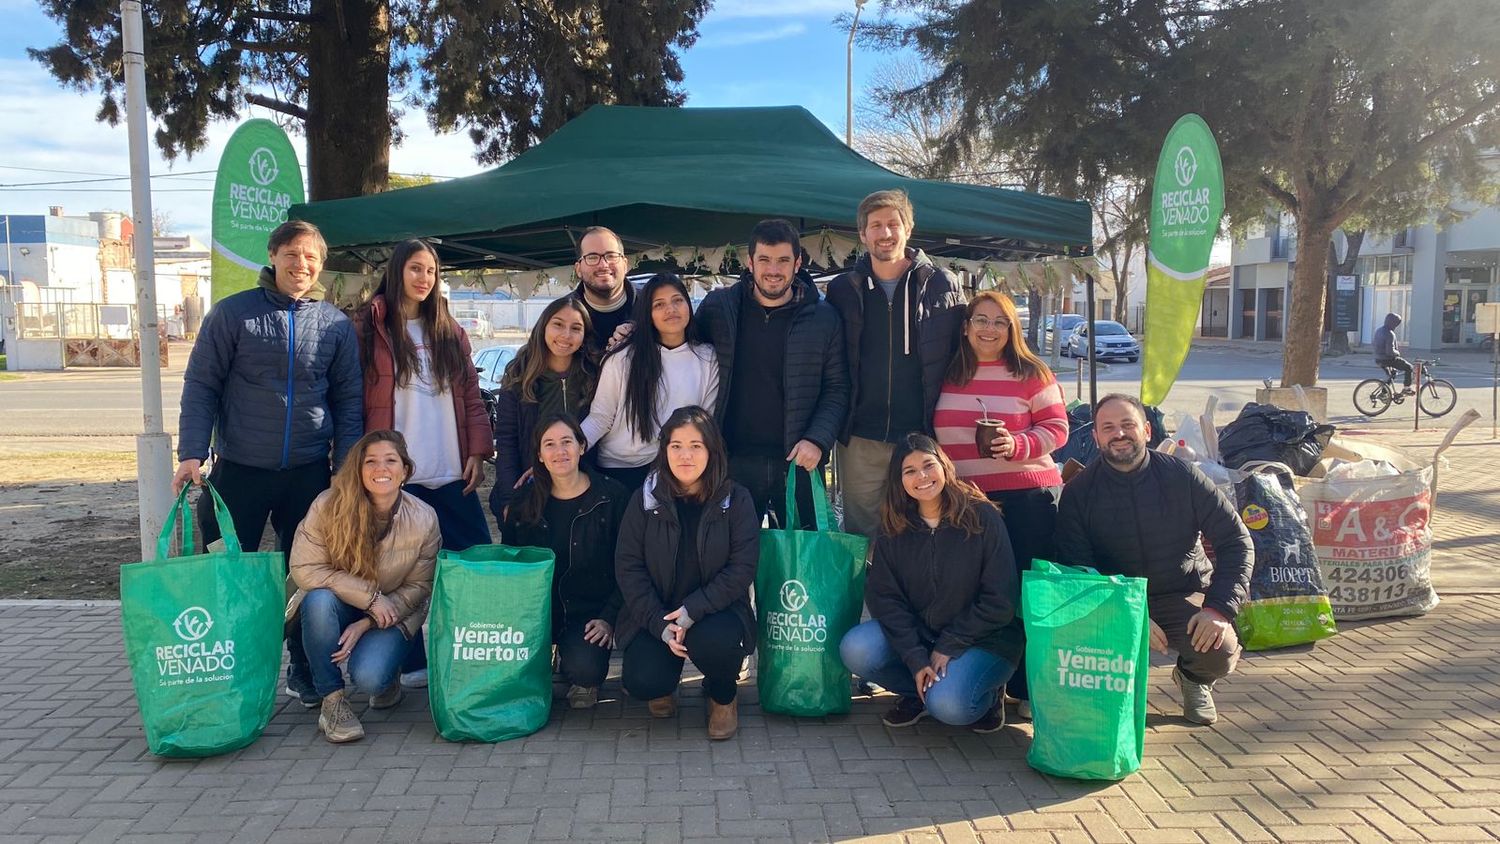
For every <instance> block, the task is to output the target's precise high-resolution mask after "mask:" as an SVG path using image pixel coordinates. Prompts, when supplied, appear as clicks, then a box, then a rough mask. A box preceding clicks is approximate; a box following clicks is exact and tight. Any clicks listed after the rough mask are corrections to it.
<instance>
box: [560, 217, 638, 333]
mask: <svg viewBox="0 0 1500 844" xmlns="http://www.w3.org/2000/svg"><path fill="white" fill-rule="evenodd" d="M573 271H574V272H576V273H578V279H579V281H578V289H577V290H575V291H573V293H571V294H569V295H573V296H577V297H578V298H579V299H581V300H583V306H584V308H586V309H588V312H589V322H590V323H591V325H592V326H593V333H592V334H590V335H589V336H588V337H586V338H585V339H584V342H586V343H587V344H588V346H589V348H590V349H592V350H593V351H594V352H595V353H602V352H603V351H604V347H605V345H606V344H607V343H609V340H610V338H611V337H613V336H614V334H615V331H616V330H617V329H618V328H619V327H620V326H622V325H624V324H626V323H628V322H630V312H631V309H632V308H633V307H634V305H635V288H634V287H633V286H632V285H631V284H630V282H628V281H626V280H625V273H627V272H629V271H630V260H629V259H628V258H626V257H625V244H624V243H623V242H622V241H621V240H620V236H619V235H617V234H615V233H614V232H613V231H610V230H609V229H607V228H605V227H603V226H591V227H589V228H588V229H585V230H584V232H583V239H582V240H580V241H578V260H577V261H576V262H575V263H574V264H573Z"/></svg>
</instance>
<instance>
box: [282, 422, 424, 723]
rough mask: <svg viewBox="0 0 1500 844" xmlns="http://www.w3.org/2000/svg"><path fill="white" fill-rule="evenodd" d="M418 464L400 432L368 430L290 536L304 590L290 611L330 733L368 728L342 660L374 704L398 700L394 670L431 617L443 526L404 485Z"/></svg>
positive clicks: (380, 706) (387, 704)
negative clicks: (348, 690)
mask: <svg viewBox="0 0 1500 844" xmlns="http://www.w3.org/2000/svg"><path fill="white" fill-rule="evenodd" d="M412 469H413V465H412V461H411V458H410V457H409V456H407V452H406V440H405V439H404V438H402V436H401V435H400V434H399V433H396V432H395V431H371V432H370V433H368V434H365V435H364V437H363V438H362V439H360V441H359V442H358V443H356V444H355V446H354V448H352V449H350V451H349V456H348V457H347V458H346V459H345V460H344V465H343V466H342V467H340V468H339V471H338V474H336V475H335V476H334V478H333V487H332V488H331V489H329V490H327V491H325V492H323V493H322V494H320V495H319V496H318V497H317V499H316V500H314V501H313V504H312V507H311V508H310V509H309V510H308V511H307V517H306V518H304V519H303V520H302V524H301V525H300V526H299V527H298V528H297V537H296V540H295V541H294V542H293V543H292V557H291V575H292V580H293V582H295V583H296V585H297V592H296V594H295V595H293V596H292V600H291V603H290V604H289V605H288V608H287V612H288V616H289V617H290V616H292V615H293V614H300V616H301V622H300V623H301V625H302V636H303V641H304V643H305V644H306V647H307V657H308V661H309V663H310V667H311V669H312V677H313V687H314V688H315V689H316V690H317V693H318V695H319V696H321V697H322V698H323V711H322V713H321V714H320V715H319V717H318V729H319V730H321V731H322V732H323V734H324V735H325V736H326V737H327V738H328V740H329V741H331V742H345V741H354V740H355V739H358V738H362V737H363V736H364V734H365V730H364V727H363V726H362V725H361V724H360V723H359V718H358V717H356V716H355V714H354V710H353V709H352V708H351V707H350V706H349V701H348V699H347V696H346V694H345V690H344V677H343V672H342V670H341V669H342V667H343V666H344V665H345V663H347V664H348V668H349V677H350V679H351V680H353V681H354V685H355V687H356V688H358V689H359V690H360V691H363V692H366V693H368V694H369V695H370V706H371V708H373V709H384V708H387V707H391V706H395V705H396V704H397V703H399V702H400V699H401V684H400V683H398V682H397V681H396V679H397V673H398V671H399V670H400V668H401V662H402V660H404V659H405V658H406V654H407V652H408V651H409V650H410V649H411V647H412V637H413V636H415V635H416V633H417V631H418V630H420V629H422V622H423V621H424V620H425V619H426V618H427V605H428V600H429V599H430V598H431V597H432V572H433V567H434V565H435V564H436V562H437V553H438V548H439V547H440V546H441V544H442V534H441V533H440V531H439V530H438V520H437V514H436V513H435V512H433V509H432V508H431V507H429V506H427V505H426V504H424V503H423V502H422V501H421V500H420V499H418V498H417V497H415V496H413V495H411V494H410V493H407V492H403V491H402V490H401V483H402V482H403V481H405V480H406V479H407V478H408V477H410V476H411V473H412Z"/></svg>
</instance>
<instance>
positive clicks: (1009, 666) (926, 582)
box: [839, 434, 1022, 733]
mask: <svg viewBox="0 0 1500 844" xmlns="http://www.w3.org/2000/svg"><path fill="white" fill-rule="evenodd" d="M880 521H881V526H880V533H879V534H878V535H877V536H876V538H875V553H874V558H873V561H872V563H871V565H870V574H869V577H868V578H867V579H866V581H865V604H866V605H867V606H868V607H869V608H870V615H871V616H873V618H874V620H873V621H867V622H865V623H863V624H861V625H859V626H857V627H855V628H854V629H853V630H850V631H849V633H848V634H847V635H845V636H844V640H843V641H842V642H841V643H840V644H839V653H840V655H841V656H842V657H843V659H844V665H845V666H846V667H847V668H848V669H849V670H850V672H852V673H854V674H857V675H859V676H860V677H863V678H864V679H866V680H869V681H870V682H872V683H877V684H879V685H881V686H883V687H884V688H886V689H887V690H889V691H892V692H895V693H896V694H898V695H900V696H901V699H900V700H899V701H898V702H897V703H896V705H895V706H894V707H892V708H891V710H890V711H889V712H887V713H886V714H885V716H884V718H883V719H882V720H883V721H884V722H885V724H886V725H887V726H890V727H906V726H910V725H911V724H915V723H916V722H917V721H920V720H921V719H922V718H923V717H924V716H926V715H932V716H933V717H934V718H936V719H938V720H939V721H942V722H943V723H945V724H954V725H960V726H962V725H969V726H971V727H972V729H973V730H974V731H975V732H977V733H989V732H994V731H995V730H998V729H1000V728H1001V727H1003V726H1005V710H1004V707H1003V706H1002V703H1003V701H1002V700H1001V699H1000V697H999V692H1000V688H1001V687H1002V686H1004V685H1005V681H1006V680H1009V679H1010V675H1011V674H1012V673H1013V672H1014V671H1015V668H1016V662H1017V660H1018V659H1019V658H1020V656H1021V641H1022V640H1021V626H1020V619H1019V618H1018V617H1017V614H1016V613H1017V610H1018V608H1019V606H1020V593H1021V589H1020V583H1019V581H1018V580H1017V579H1016V569H1015V564H1014V562H1013V561H1012V558H1011V550H1010V540H1009V539H1008V538H1007V537H1006V531H1005V523H1004V522H1003V521H1001V519H1000V513H999V511H998V510H996V509H995V507H994V505H992V504H990V502H989V501H988V500H986V499H985V497H984V493H982V492H980V491H979V489H978V488H976V487H975V486H974V485H973V484H970V483H969V482H968V481H964V480H961V479H959V478H958V477H957V475H956V474H955V473H954V469H953V461H952V460H949V459H948V456H947V455H946V454H944V453H943V451H942V449H940V448H938V444H937V443H936V442H934V441H933V439H932V438H931V437H927V436H924V435H922V434H908V435H907V436H906V439H905V440H903V441H902V442H901V443H900V444H898V445H897V446H896V450H895V453H894V454H892V456H891V464H890V470H889V474H888V477H887V480H886V495H885V503H884V504H883V505H882V506H881V512H880Z"/></svg>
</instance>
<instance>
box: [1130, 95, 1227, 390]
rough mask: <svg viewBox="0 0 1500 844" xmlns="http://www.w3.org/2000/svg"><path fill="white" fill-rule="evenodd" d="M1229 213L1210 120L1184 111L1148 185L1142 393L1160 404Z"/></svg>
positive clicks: (1182, 353)
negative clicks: (1221, 224)
mask: <svg viewBox="0 0 1500 844" xmlns="http://www.w3.org/2000/svg"><path fill="white" fill-rule="evenodd" d="M1223 213H1224V165H1223V164H1222V163H1221V162H1220V160H1219V145H1218V144H1217V143H1215V142H1214V136H1213V133H1212V132H1210V131H1209V129H1208V124H1207V123H1204V122H1203V118H1201V117H1199V116H1198V115H1196V114H1185V115H1183V116H1182V118H1181V119H1179V120H1178V121H1177V122H1176V123H1175V124H1173V126H1172V131H1170V132H1168V133H1167V140H1166V141H1165V142H1164V143H1163V144H1162V148H1161V157H1160V158H1158V159H1157V163H1156V180H1155V181H1154V182H1153V183H1152V185H1151V243H1150V247H1149V251H1148V253H1147V256H1146V257H1147V260H1146V342H1145V347H1144V348H1143V349H1142V357H1143V360H1142V362H1141V401H1142V402H1143V403H1145V404H1148V405H1159V404H1161V403H1162V401H1163V400H1164V399H1166V397H1167V393H1168V392H1170V391H1171V389H1172V384H1173V383H1174V382H1175V381H1176V380H1177V373H1178V372H1180V371H1181V370H1182V362H1183V361H1184V360H1186V359H1187V353H1188V347H1189V346H1190V345H1191V343H1192V340H1193V326H1194V325H1195V324H1196V323H1197V321H1198V311H1199V308H1200V307H1201V305H1202V303H1203V281H1204V278H1205V276H1206V275H1207V273H1208V259H1209V255H1210V254H1211V253H1212V252H1213V248H1214V237H1215V236H1216V235H1217V234H1218V231H1219V218H1220V217H1221V216H1222V215H1223Z"/></svg>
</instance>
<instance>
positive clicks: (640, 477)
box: [583, 273, 719, 489]
mask: <svg viewBox="0 0 1500 844" xmlns="http://www.w3.org/2000/svg"><path fill="white" fill-rule="evenodd" d="M634 319H635V330H634V331H632V332H631V334H630V338H629V339H628V340H627V341H626V342H625V343H623V344H621V345H620V346H619V347H618V348H616V349H615V350H614V351H613V352H611V353H610V354H609V356H608V357H606V358H605V359H604V369H603V371H602V372H601V373H600V375H599V387H598V389H597V390H596V391H595V393H594V400H593V403H592V404H590V405H589V415H588V418H586V419H584V420H583V433H584V434H585V435H586V436H587V437H588V440H589V442H591V443H595V444H596V445H597V455H598V462H599V469H600V471H602V472H603V473H604V474H606V475H609V476H610V477H612V478H614V479H615V480H617V481H619V482H620V483H621V484H623V485H624V486H625V488H626V489H639V488H640V486H641V484H642V483H643V482H644V481H645V479H646V475H647V474H648V473H649V472H650V471H651V461H652V459H653V458H655V457H656V455H657V451H658V449H657V442H656V440H657V432H658V429H660V427H661V426H662V423H663V421H664V420H666V418H667V417H668V416H671V415H672V412H673V411H675V410H677V409H678V408H681V407H689V406H693V405H697V406H699V407H713V406H714V400H715V399H716V398H717V397H718V395H719V364H718V357H717V355H715V354H714V348H713V346H711V345H709V344H707V343H693V342H689V340H688V338H689V337H691V336H692V333H691V332H692V325H693V303H692V300H691V299H690V298H688V290H687V287H686V285H684V284H683V283H682V279H680V278H678V277H677V276H675V275H673V274H671V273H658V274H657V275H654V276H652V277H651V280H650V281H648V282H646V286H645V287H644V288H643V289H642V290H641V292H640V295H638V296H636V297H635V311H634Z"/></svg>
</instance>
